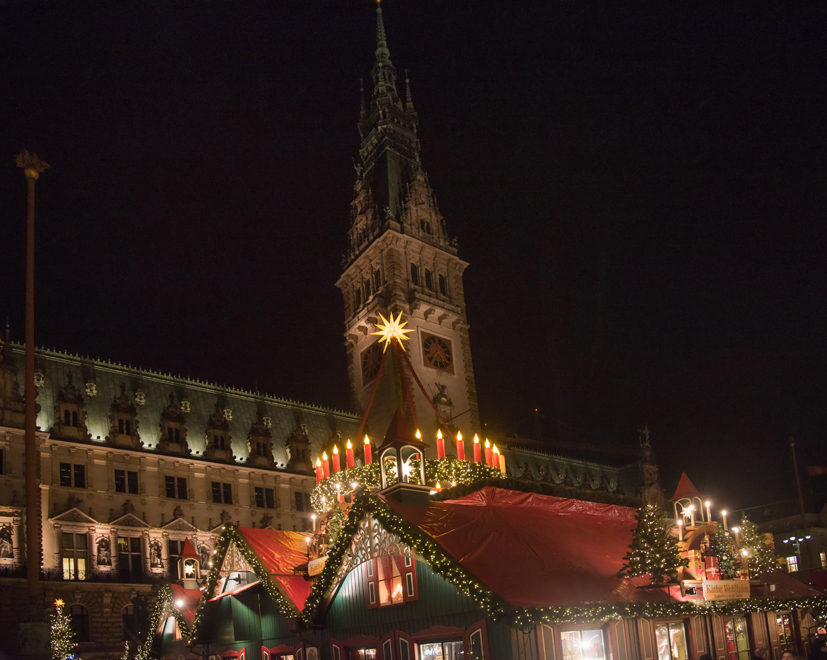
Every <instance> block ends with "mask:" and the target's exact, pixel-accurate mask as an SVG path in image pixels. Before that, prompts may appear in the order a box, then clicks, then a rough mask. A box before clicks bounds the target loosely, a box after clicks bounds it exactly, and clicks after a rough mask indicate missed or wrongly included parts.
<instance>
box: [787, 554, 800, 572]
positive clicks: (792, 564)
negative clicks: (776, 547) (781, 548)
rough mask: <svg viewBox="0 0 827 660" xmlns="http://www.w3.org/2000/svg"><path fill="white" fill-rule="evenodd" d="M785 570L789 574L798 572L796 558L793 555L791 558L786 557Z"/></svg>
mask: <svg viewBox="0 0 827 660" xmlns="http://www.w3.org/2000/svg"><path fill="white" fill-rule="evenodd" d="M787 570H788V571H789V572H790V573H795V571H797V570H798V557H796V556H795V555H793V556H792V557H787Z"/></svg>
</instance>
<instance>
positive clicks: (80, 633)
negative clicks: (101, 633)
mask: <svg viewBox="0 0 827 660" xmlns="http://www.w3.org/2000/svg"><path fill="white" fill-rule="evenodd" d="M69 618H70V619H71V620H72V632H73V633H75V641H76V642H91V641H92V635H91V633H90V631H89V610H87V609H86V608H85V607H84V606H83V605H72V606H71V607H70V608H69Z"/></svg>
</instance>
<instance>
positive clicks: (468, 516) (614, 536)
mask: <svg viewBox="0 0 827 660" xmlns="http://www.w3.org/2000/svg"><path fill="white" fill-rule="evenodd" d="M380 497H381V496H380ZM383 500H384V502H385V504H386V505H388V506H389V507H390V508H391V509H392V510H393V511H394V512H395V513H396V514H398V515H399V516H401V517H402V518H404V519H405V520H407V521H408V522H409V523H411V524H412V525H413V526H414V527H415V528H416V529H417V530H418V531H419V532H421V533H422V534H424V535H425V536H427V537H429V538H430V539H433V540H434V541H436V542H437V543H438V544H439V546H440V547H441V548H442V550H443V551H444V552H445V553H446V554H447V555H449V556H450V557H452V558H453V559H454V560H456V561H457V562H459V563H460V564H461V565H462V567H463V568H465V569H466V570H467V571H468V572H470V573H471V574H472V575H474V576H475V577H476V578H477V579H478V580H479V581H480V582H482V583H483V584H485V585H486V586H488V587H489V588H490V589H492V590H493V591H494V592H495V593H497V594H498V595H499V596H500V597H501V598H502V599H503V600H505V601H506V602H507V603H508V604H509V605H511V606H513V607H547V606H552V605H580V604H583V603H588V602H641V601H647V600H662V599H663V594H662V593H660V592H657V593H653V592H651V591H650V590H639V589H637V588H636V587H637V586H640V585H644V584H648V581H649V580H648V578H646V577H640V578H634V579H631V580H630V579H621V578H618V577H616V573H617V571H618V570H620V568H622V566H623V556H624V555H625V554H626V552H627V550H628V548H629V544H630V543H631V541H632V530H633V529H634V528H635V525H636V522H635V513H636V510H635V509H632V508H630V507H623V506H617V505H612V504H598V503H595V502H584V501H581V500H572V499H566V498H561V497H552V496H548V495H538V494H536V493H522V492H516V491H510V490H504V489H499V488H491V487H487V488H483V489H481V490H478V491H477V492H475V493H472V494H470V495H467V496H465V497H460V498H458V499H455V500H445V501H442V502H431V503H430V506H428V507H417V506H409V505H404V504H400V503H399V502H398V501H396V500H395V499H393V498H390V497H388V498H383ZM505 557H507V558H508V560H507V561H504V560H503V559H504V558H505Z"/></svg>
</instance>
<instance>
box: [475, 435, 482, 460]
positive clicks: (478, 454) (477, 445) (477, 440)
mask: <svg viewBox="0 0 827 660" xmlns="http://www.w3.org/2000/svg"><path fill="white" fill-rule="evenodd" d="M481 454H482V447H480V438H479V436H478V435H477V434H476V433H475V434H474V463H479V462H480V461H482V457H481Z"/></svg>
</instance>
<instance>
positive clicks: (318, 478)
mask: <svg viewBox="0 0 827 660" xmlns="http://www.w3.org/2000/svg"><path fill="white" fill-rule="evenodd" d="M323 476H324V475H323V474H322V459H320V458H319V457H318V456H317V457H316V485H317V486H318V485H319V484H320V483H321V482H322V477H323Z"/></svg>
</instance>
